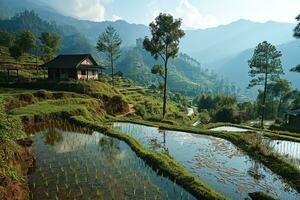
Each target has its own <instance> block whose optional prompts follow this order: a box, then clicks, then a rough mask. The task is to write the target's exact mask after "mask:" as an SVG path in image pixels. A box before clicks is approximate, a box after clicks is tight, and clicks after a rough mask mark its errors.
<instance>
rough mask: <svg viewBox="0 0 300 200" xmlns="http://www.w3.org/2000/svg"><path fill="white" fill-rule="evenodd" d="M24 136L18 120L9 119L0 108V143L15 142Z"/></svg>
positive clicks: (14, 118)
mask: <svg viewBox="0 0 300 200" xmlns="http://www.w3.org/2000/svg"><path fill="white" fill-rule="evenodd" d="M24 136H25V133H24V132H23V125H22V122H21V120H20V119H19V118H16V117H10V116H8V115H6V114H5V112H4V111H3V109H2V108H0V142H5V141H9V140H17V139H19V138H22V137H24Z"/></svg>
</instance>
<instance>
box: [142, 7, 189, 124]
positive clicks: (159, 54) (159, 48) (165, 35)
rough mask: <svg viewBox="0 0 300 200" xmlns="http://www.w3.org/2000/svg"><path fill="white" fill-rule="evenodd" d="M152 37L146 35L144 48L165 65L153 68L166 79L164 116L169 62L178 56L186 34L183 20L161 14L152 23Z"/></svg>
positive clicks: (165, 101) (153, 70) (164, 105)
mask: <svg viewBox="0 0 300 200" xmlns="http://www.w3.org/2000/svg"><path fill="white" fill-rule="evenodd" d="M149 27H150V32H151V35H152V38H151V39H149V38H148V37H145V40H144V42H143V44H144V48H145V49H146V50H147V51H149V52H150V53H151V55H152V56H153V57H154V58H155V59H156V60H157V59H158V58H160V59H162V60H163V62H164V67H162V66H161V65H156V66H154V67H153V68H152V73H154V74H157V73H158V74H159V75H160V76H162V77H163V79H164V85H163V86H164V87H163V89H164V98H163V112H162V118H165V115H166V106H167V82H168V81H167V80H168V62H169V59H171V58H173V59H174V58H176V57H177V55H178V52H179V40H180V39H181V38H182V37H183V36H184V34H185V33H184V31H183V30H182V29H181V20H180V19H179V20H177V19H174V18H173V16H172V15H167V14H162V13H161V14H160V15H159V16H157V17H156V19H155V21H154V22H152V23H151V24H150V25H149Z"/></svg>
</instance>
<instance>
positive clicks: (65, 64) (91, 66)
mask: <svg viewBox="0 0 300 200" xmlns="http://www.w3.org/2000/svg"><path fill="white" fill-rule="evenodd" d="M41 67H44V68H46V69H47V70H48V79H50V80H68V79H75V80H90V79H92V80H96V79H98V74H99V72H100V71H101V70H102V69H103V67H101V66H99V65H98V64H97V62H96V61H95V59H94V58H93V57H92V56H91V55H90V54H73V55H59V56H57V57H56V58H54V59H53V60H51V61H49V62H47V63H45V64H43V65H42V66H41Z"/></svg>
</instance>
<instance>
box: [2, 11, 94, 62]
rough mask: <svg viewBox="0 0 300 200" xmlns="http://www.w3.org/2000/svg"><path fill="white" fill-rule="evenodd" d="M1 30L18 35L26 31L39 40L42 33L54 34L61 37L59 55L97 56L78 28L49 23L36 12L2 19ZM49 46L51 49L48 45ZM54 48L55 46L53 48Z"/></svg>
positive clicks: (24, 12)
mask: <svg viewBox="0 0 300 200" xmlns="http://www.w3.org/2000/svg"><path fill="white" fill-rule="evenodd" d="M0 30H2V31H6V32H13V33H16V34H17V33H20V32H21V31H23V30H26V31H30V32H32V33H33V34H34V36H35V38H39V37H40V35H41V33H45V32H47V33H49V32H50V33H54V34H56V35H59V37H60V52H59V53H68V54H70V53H87V52H89V53H92V54H93V55H94V56H96V50H95V48H94V47H93V46H92V45H91V44H90V43H89V41H88V40H87V39H86V38H85V37H84V36H82V35H81V34H80V33H79V32H78V31H77V30H76V28H74V27H72V26H70V25H65V26H59V25H57V24H56V23H55V22H53V23H49V22H47V21H44V20H42V19H41V18H40V17H39V16H38V15H37V14H36V13H35V12H34V11H28V10H25V11H23V12H21V13H18V14H16V15H15V16H14V17H11V18H10V19H0ZM52 39H53V37H52ZM44 44H45V43H44ZM47 46H48V47H51V46H49V45H48V44H47ZM53 47H54V46H52V47H51V48H53ZM47 50H50V49H47ZM52 50H53V49H52ZM48 53H49V52H48ZM96 57H97V56H96Z"/></svg>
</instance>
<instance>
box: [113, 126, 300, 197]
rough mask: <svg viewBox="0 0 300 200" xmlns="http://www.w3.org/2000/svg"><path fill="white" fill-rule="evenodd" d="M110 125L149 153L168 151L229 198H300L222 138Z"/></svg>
mask: <svg viewBox="0 0 300 200" xmlns="http://www.w3.org/2000/svg"><path fill="white" fill-rule="evenodd" d="M113 126H114V127H115V128H116V129H118V130H120V131H121V132H124V133H127V134H130V135H132V136H134V137H135V138H137V139H138V140H139V141H141V142H142V143H143V144H144V145H145V146H147V147H148V148H150V149H152V150H155V151H161V150H164V151H167V152H169V154H170V155H171V156H172V157H173V158H174V159H176V160H178V161H179V162H181V163H182V164H183V165H184V167H185V168H187V169H188V170H189V171H191V172H192V173H194V174H196V175H197V176H199V177H200V179H202V180H203V181H205V182H206V183H207V184H209V185H210V186H212V187H213V188H214V189H216V190H217V191H219V192H221V193H223V194H225V195H227V196H229V197H231V198H234V199H241V198H245V197H246V196H247V194H248V193H250V192H256V191H265V192H269V193H270V194H272V195H274V196H279V197H281V198H282V199H299V198H300V195H299V194H298V193H297V192H296V191H295V190H293V189H291V188H290V187H289V186H288V185H286V184H285V183H283V181H281V180H280V179H279V177H278V176H277V175H275V174H273V173H272V172H271V171H270V170H269V169H267V168H266V167H264V166H263V165H261V164H259V163H257V162H254V160H252V159H251V158H249V156H247V155H245V154H244V153H242V152H241V151H239V150H238V149H237V148H236V147H235V146H234V145H233V144H232V143H230V142H229V141H226V140H224V139H220V138H216V137H212V136H204V135H197V134H191V133H184V132H178V131H167V130H159V129H157V128H155V127H147V126H142V125H136V124H128V123H115V124H114V125H113ZM164 141H165V143H164Z"/></svg>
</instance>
